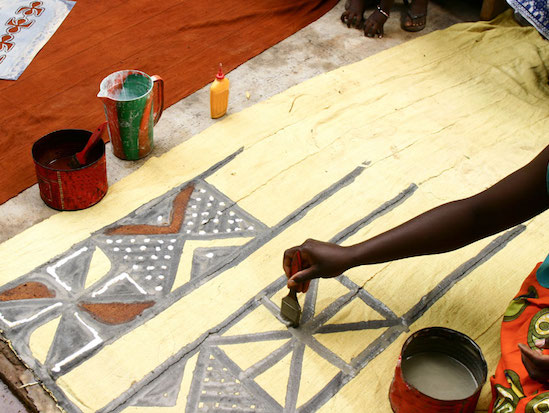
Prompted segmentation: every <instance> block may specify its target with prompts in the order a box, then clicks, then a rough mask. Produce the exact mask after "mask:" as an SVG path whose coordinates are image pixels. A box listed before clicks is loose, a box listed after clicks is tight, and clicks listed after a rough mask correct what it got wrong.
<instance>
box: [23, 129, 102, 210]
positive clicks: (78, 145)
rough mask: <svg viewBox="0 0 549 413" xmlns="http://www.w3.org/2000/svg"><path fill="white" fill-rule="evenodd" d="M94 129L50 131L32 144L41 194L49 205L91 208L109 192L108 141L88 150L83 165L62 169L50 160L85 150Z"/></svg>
mask: <svg viewBox="0 0 549 413" xmlns="http://www.w3.org/2000/svg"><path fill="white" fill-rule="evenodd" d="M91 134H92V132H90V131H87V130H82V129H62V130H58V131H55V132H52V133H49V134H47V135H45V136H43V137H42V138H40V139H39V140H37V141H36V142H35V143H34V145H33V146H32V157H33V159H34V166H35V169H36V176H37V178H38V186H39V188H40V196H41V197H42V199H43V201H44V202H45V203H46V205H48V206H50V207H52V208H55V209H59V210H63V211H70V210H77V209H84V208H88V207H90V206H92V205H94V204H96V203H97V202H99V201H100V200H101V198H103V197H104V196H105V194H106V193H107V186H108V185H107V167H106V160H105V143H104V142H103V141H102V140H100V141H99V142H98V143H97V144H96V145H94V147H93V148H92V149H91V150H90V152H89V153H88V162H87V164H86V165H83V166H81V167H79V168H74V169H59V168H57V167H55V166H51V165H50V163H51V162H52V161H54V160H56V159H60V158H64V157H67V156H71V155H74V154H76V153H77V152H78V151H80V150H82V149H83V148H84V146H85V145H86V142H87V141H88V139H89V138H90V136H91Z"/></svg>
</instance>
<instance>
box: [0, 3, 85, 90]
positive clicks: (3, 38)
mask: <svg viewBox="0 0 549 413" xmlns="http://www.w3.org/2000/svg"><path fill="white" fill-rule="evenodd" d="M75 3H76V2H75V1H69V0H44V1H32V0H0V79H8V80H16V79H18V78H19V76H20V75H21V73H23V71H24V70H25V69H26V68H27V66H28V65H29V64H30V62H31V61H32V59H34V57H35V56H36V54H37V53H38V52H39V51H40V49H42V47H43V46H44V45H45V44H46V42H47V41H48V40H49V39H50V37H51V36H52V35H53V34H54V33H55V31H56V30H57V28H58V27H59V26H60V25H61V23H62V22H63V20H65V17H67V15H68V14H69V12H70V11H71V9H72V8H73V6H74V5H75Z"/></svg>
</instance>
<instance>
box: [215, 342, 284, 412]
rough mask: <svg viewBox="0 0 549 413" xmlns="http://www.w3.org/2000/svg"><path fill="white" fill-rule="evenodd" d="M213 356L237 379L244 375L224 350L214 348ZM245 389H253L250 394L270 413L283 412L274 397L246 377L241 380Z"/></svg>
mask: <svg viewBox="0 0 549 413" xmlns="http://www.w3.org/2000/svg"><path fill="white" fill-rule="evenodd" d="M211 352H212V354H213V355H214V356H215V357H216V358H217V359H219V360H221V361H222V363H223V365H224V366H226V367H227V368H228V369H229V370H230V371H231V372H232V373H233V375H234V376H235V377H240V376H241V375H242V370H241V369H240V367H238V365H237V364H236V363H235V362H234V361H232V360H231V359H230V358H229V357H227V355H226V354H225V352H224V351H223V350H221V349H220V348H218V347H212V348H211ZM239 380H240V381H241V382H242V384H243V385H244V387H245V388H247V389H251V390H250V393H252V394H253V395H254V396H256V397H259V398H260V399H261V401H262V402H264V403H265V404H267V408H268V409H269V411H272V412H273V413H275V412H281V411H282V406H281V405H280V404H279V403H278V402H277V401H276V400H275V399H273V397H272V396H271V395H270V394H269V393H267V392H266V391H265V390H263V388H262V387H260V386H259V385H258V384H257V383H256V382H255V381H253V380H251V379H248V378H246V377H244V378H242V379H239Z"/></svg>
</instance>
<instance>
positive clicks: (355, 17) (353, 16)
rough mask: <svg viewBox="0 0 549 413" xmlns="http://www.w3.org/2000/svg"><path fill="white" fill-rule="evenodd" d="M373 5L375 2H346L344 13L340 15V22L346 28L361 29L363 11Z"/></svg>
mask: <svg viewBox="0 0 549 413" xmlns="http://www.w3.org/2000/svg"><path fill="white" fill-rule="evenodd" d="M374 4H375V0H347V2H346V3H345V11H344V12H343V13H342V14H341V21H342V22H343V23H345V24H346V25H347V27H351V26H353V27H356V28H359V29H360V28H362V24H363V23H364V10H366V7H368V6H372V5H374Z"/></svg>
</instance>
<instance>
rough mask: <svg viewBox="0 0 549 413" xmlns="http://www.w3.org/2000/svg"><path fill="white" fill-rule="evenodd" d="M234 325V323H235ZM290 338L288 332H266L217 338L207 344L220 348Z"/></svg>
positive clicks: (211, 339)
mask: <svg viewBox="0 0 549 413" xmlns="http://www.w3.org/2000/svg"><path fill="white" fill-rule="evenodd" d="M235 324H236V323H235ZM285 338H288V339H289V338H292V335H291V334H290V332H289V331H288V330H280V331H266V332H263V333H253V334H239V335H237V336H219V337H212V338H210V339H209V340H208V343H209V344H212V345H213V344H215V345H217V346H222V345H225V344H239V343H254V342H257V341H272V340H284V339H285Z"/></svg>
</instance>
